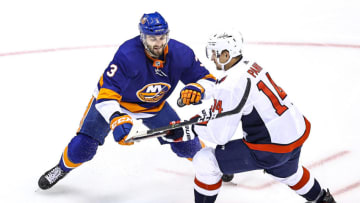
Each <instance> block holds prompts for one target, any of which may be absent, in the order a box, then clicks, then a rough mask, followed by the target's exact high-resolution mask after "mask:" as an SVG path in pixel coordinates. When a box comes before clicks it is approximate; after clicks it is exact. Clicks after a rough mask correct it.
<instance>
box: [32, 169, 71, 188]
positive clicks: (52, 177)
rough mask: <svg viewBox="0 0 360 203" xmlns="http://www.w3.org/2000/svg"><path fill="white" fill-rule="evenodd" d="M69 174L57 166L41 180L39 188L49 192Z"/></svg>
mask: <svg viewBox="0 0 360 203" xmlns="http://www.w3.org/2000/svg"><path fill="white" fill-rule="evenodd" d="M68 173H69V172H65V171H63V170H62V169H61V168H60V166H59V165H56V166H55V167H53V168H52V169H50V170H48V171H46V172H45V173H44V175H42V176H41V177H40V179H39V182H38V184H39V187H40V188H41V189H43V190H47V189H49V188H51V187H52V186H54V185H55V184H56V183H57V182H58V181H59V180H61V179H62V178H64V177H65V176H66V174H68Z"/></svg>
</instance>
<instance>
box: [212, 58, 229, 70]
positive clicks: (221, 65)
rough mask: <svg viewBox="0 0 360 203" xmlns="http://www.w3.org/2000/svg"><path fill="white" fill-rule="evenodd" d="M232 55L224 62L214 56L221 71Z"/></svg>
mask: <svg viewBox="0 0 360 203" xmlns="http://www.w3.org/2000/svg"><path fill="white" fill-rule="evenodd" d="M231 59H232V57H231V56H230V57H229V59H228V60H227V61H226V62H225V63H221V62H220V59H219V58H216V61H217V63H218V64H219V65H220V67H221V70H222V71H226V70H225V65H226V64H228V63H229V62H230V61H231Z"/></svg>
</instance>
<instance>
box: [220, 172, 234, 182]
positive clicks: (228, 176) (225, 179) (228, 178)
mask: <svg viewBox="0 0 360 203" xmlns="http://www.w3.org/2000/svg"><path fill="white" fill-rule="evenodd" d="M233 178H234V174H223V175H222V176H221V180H222V181H223V182H226V183H227V182H230V181H231V180H232V179H233Z"/></svg>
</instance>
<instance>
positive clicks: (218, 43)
mask: <svg viewBox="0 0 360 203" xmlns="http://www.w3.org/2000/svg"><path fill="white" fill-rule="evenodd" d="M243 42H244V40H243V37H242V34H241V33H240V32H238V31H234V30H231V31H226V32H219V33H216V34H213V35H211V36H210V38H209V40H208V43H207V46H206V57H207V58H208V59H210V60H211V57H212V55H213V53H214V52H215V54H216V60H217V62H218V64H220V65H221V66H222V69H223V70H224V66H225V65H226V64H228V63H229V62H230V60H231V59H232V58H234V57H236V56H239V55H241V54H242V46H243ZM225 50H226V51H228V52H229V54H230V58H229V60H228V61H226V62H225V63H220V61H219V57H220V55H221V53H222V52H223V51H225Z"/></svg>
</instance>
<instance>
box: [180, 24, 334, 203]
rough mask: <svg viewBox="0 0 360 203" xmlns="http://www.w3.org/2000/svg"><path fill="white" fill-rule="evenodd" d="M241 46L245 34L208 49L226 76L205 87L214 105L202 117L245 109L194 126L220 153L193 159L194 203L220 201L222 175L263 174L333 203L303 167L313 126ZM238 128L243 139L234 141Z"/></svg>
mask: <svg viewBox="0 0 360 203" xmlns="http://www.w3.org/2000/svg"><path fill="white" fill-rule="evenodd" d="M242 44H243V39H242V35H241V34H240V33H239V32H233V31H232V32H228V33H226V32H223V33H218V34H215V35H212V36H211V37H210V39H209V41H208V45H207V47H206V51H207V57H208V58H209V59H211V60H212V61H213V62H214V63H215V65H216V67H217V69H218V70H222V71H225V72H224V75H225V76H224V77H223V78H222V79H219V80H218V81H217V83H216V85H215V86H208V87H205V89H206V93H205V95H204V99H210V98H213V99H214V104H213V105H212V106H211V108H210V109H208V110H203V111H202V113H201V114H199V115H198V116H201V117H214V114H219V113H222V112H227V111H231V110H233V109H236V108H241V110H240V112H239V113H236V114H234V115H229V116H224V117H221V118H219V119H214V120H210V121H209V122H207V123H202V125H195V126H192V128H191V129H192V133H194V134H195V135H198V136H199V137H200V138H201V139H204V140H207V141H210V142H212V143H215V144H217V147H216V148H215V149H214V148H210V147H206V148H203V149H201V150H200V151H199V152H197V153H196V155H195V156H194V158H193V165H194V168H195V180H194V189H195V191H194V192H195V202H196V203H200V202H201V203H212V202H215V200H216V197H217V195H218V192H219V190H220V189H221V185H222V181H221V176H222V175H223V174H234V173H241V172H245V171H251V170H259V169H262V170H264V171H265V172H266V173H268V174H270V175H271V176H273V177H274V178H275V179H276V180H278V181H280V182H282V183H284V184H286V185H288V186H289V187H290V188H291V189H292V190H294V191H295V192H296V193H297V194H299V195H301V196H302V197H304V198H305V199H306V200H307V201H310V202H321V203H334V202H335V200H334V198H333V197H332V195H331V194H330V192H329V190H326V189H324V188H322V187H321V186H320V184H319V183H318V181H317V180H316V179H315V178H314V177H313V176H312V175H311V174H310V172H309V170H308V169H306V168H305V167H304V166H301V165H299V157H300V152H301V147H302V145H303V143H304V142H305V141H306V139H307V138H308V136H309V133H310V122H309V121H308V120H307V119H306V118H305V117H304V116H303V115H302V114H301V112H300V111H299V110H298V109H297V108H296V107H295V106H294V105H293V103H292V102H291V101H290V99H289V97H288V96H287V94H286V93H285V91H284V90H283V89H282V88H280V87H279V86H277V84H276V83H275V82H274V81H273V79H272V78H271V76H270V74H269V72H268V71H267V70H265V69H263V68H262V67H261V66H260V65H258V64H257V63H256V62H254V61H251V60H248V59H246V58H244V57H243V54H242ZM184 100H185V99H184ZM184 103H185V101H184ZM239 125H242V130H243V133H244V135H243V138H242V139H235V140H231V139H232V137H233V136H234V134H235V131H236V129H237V128H238V126H239Z"/></svg>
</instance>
